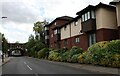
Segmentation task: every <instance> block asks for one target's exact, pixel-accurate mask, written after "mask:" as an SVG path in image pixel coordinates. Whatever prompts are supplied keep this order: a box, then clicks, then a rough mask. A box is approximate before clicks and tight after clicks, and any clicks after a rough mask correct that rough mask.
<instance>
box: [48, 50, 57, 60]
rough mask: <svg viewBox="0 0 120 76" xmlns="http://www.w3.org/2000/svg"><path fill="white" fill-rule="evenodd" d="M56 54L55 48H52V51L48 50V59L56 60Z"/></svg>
mask: <svg viewBox="0 0 120 76" xmlns="http://www.w3.org/2000/svg"><path fill="white" fill-rule="evenodd" d="M58 56H59V53H58V52H57V51H56V50H53V51H50V52H49V56H48V59H49V60H53V61H57V60H58Z"/></svg>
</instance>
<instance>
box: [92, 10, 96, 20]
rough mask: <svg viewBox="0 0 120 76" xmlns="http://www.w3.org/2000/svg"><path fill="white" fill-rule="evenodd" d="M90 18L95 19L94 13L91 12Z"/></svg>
mask: <svg viewBox="0 0 120 76" xmlns="http://www.w3.org/2000/svg"><path fill="white" fill-rule="evenodd" d="M91 18H93V19H95V11H91Z"/></svg>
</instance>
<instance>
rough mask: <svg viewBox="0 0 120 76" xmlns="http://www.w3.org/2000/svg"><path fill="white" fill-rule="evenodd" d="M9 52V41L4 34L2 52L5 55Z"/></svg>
mask: <svg viewBox="0 0 120 76" xmlns="http://www.w3.org/2000/svg"><path fill="white" fill-rule="evenodd" d="M7 50H8V41H7V39H6V38H5V37H4V34H2V51H3V53H7Z"/></svg>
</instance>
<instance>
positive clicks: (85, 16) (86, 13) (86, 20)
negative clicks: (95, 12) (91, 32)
mask: <svg viewBox="0 0 120 76" xmlns="http://www.w3.org/2000/svg"><path fill="white" fill-rule="evenodd" d="M85 21H87V13H85Z"/></svg>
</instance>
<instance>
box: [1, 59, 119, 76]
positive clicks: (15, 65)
mask: <svg viewBox="0 0 120 76" xmlns="http://www.w3.org/2000/svg"><path fill="white" fill-rule="evenodd" d="M2 68H3V74H34V75H36V76H39V75H38V74H116V75H120V74H119V69H118V68H109V67H101V66H92V65H85V64H73V63H63V62H54V61H49V60H41V59H37V58H30V57H16V58H12V59H11V60H10V61H9V62H8V63H6V64H5V65H3V67H2ZM11 69H13V70H11Z"/></svg>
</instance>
